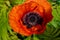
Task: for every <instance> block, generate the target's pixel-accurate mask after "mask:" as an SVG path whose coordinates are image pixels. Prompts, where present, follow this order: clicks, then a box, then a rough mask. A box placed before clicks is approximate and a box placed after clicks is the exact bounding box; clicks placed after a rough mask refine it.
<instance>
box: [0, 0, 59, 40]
mask: <svg viewBox="0 0 60 40" xmlns="http://www.w3.org/2000/svg"><path fill="white" fill-rule="evenodd" d="M24 1H25V0H0V40H21V37H23V40H60V0H56V1H53V0H49V1H50V2H51V5H52V14H53V20H52V21H51V22H50V23H48V25H47V27H46V31H45V32H44V33H43V34H40V35H35V34H34V35H33V36H29V37H26V38H25V37H24V36H20V39H19V38H18V36H17V33H15V32H13V31H12V30H11V28H10V26H9V23H8V13H9V11H10V10H11V8H12V7H13V6H14V5H18V4H22V3H23V2H24Z"/></svg>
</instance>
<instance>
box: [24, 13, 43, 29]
mask: <svg viewBox="0 0 60 40" xmlns="http://www.w3.org/2000/svg"><path fill="white" fill-rule="evenodd" d="M42 22H43V18H42V17H41V16H40V15H39V14H37V13H34V12H29V13H27V14H25V15H24V17H23V23H24V24H25V25H27V27H28V28H30V27H32V26H35V25H37V24H42Z"/></svg>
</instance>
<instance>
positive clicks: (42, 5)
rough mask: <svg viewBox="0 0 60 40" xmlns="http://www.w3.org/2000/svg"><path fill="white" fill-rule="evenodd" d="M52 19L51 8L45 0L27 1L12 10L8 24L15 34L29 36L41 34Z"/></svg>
mask: <svg viewBox="0 0 60 40" xmlns="http://www.w3.org/2000/svg"><path fill="white" fill-rule="evenodd" d="M52 17H53V16H52V10H51V6H50V4H49V3H48V2H47V1H46V0H27V1H26V2H25V3H23V4H21V5H16V6H14V7H13V8H12V10H11V11H10V13H9V24H10V26H11V28H12V29H13V30H14V31H15V32H17V33H19V34H21V35H25V36H30V35H32V34H41V33H43V32H44V31H45V29H46V24H47V23H48V22H50V21H51V20H52Z"/></svg>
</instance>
